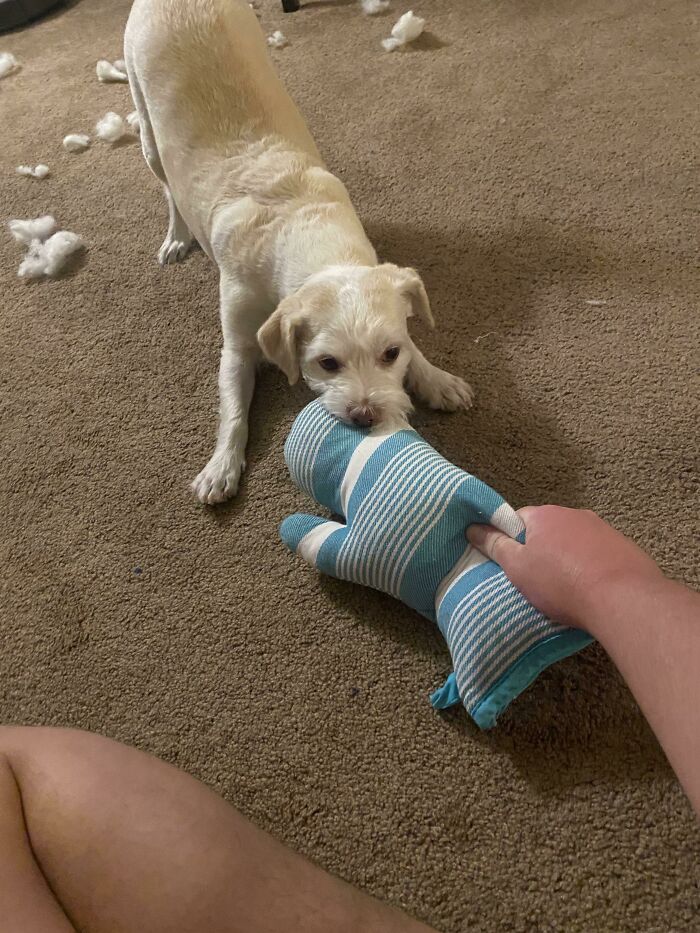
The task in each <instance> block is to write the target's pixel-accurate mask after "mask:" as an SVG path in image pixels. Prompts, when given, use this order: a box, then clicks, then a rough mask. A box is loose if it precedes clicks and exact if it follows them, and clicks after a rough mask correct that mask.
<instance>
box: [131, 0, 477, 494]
mask: <svg viewBox="0 0 700 933" xmlns="http://www.w3.org/2000/svg"><path fill="white" fill-rule="evenodd" d="M125 58H126V66H127V71H128V74H129V83H130V85H131V92H132V95H133V98H134V103H135V105H136V108H137V110H138V114H139V120H140V126H141V143H142V146H143V152H144V156H145V158H146V162H147V163H148V165H149V166H150V168H151V169H152V171H153V172H154V174H155V175H156V176H157V177H158V178H159V179H160V181H161V182H162V183H163V186H164V191H165V197H166V199H167V202H168V209H169V212H170V220H169V224H168V233H167V236H166V238H165V241H164V243H163V245H162V246H161V248H160V253H159V260H160V262H161V263H170V262H176V261H177V260H179V259H182V258H183V257H184V256H185V254H186V253H187V250H188V249H189V247H190V245H191V243H192V242H193V239H194V238H196V239H197V240H198V241H199V243H200V245H201V246H202V248H203V249H204V251H205V252H206V253H207V254H208V255H209V256H210V257H211V259H213V260H214V262H216V264H217V265H218V267H219V273H220V289H219V294H220V308H221V326H222V329H223V349H222V352H221V366H220V371H219V394H220V406H221V407H220V423H219V434H218V440H217V443H216V448H215V450H214V453H213V455H212V457H211V459H210V461H209V463H208V464H207V465H206V466H205V467H204V469H203V470H202V472H201V473H200V474H199V476H197V478H196V479H195V481H194V483H193V484H192V485H193V489H194V491H195V493H196V495H197V497H198V498H199V499H200V501H202V502H207V503H215V502H221V501H222V500H224V499H226V498H228V497H229V496H232V495H233V494H234V493H235V492H236V489H237V487H238V480H239V477H240V474H241V471H242V469H243V468H244V465H245V460H244V458H245V447H246V442H247V438H248V409H249V406H250V401H251V397H252V395H253V387H254V382H255V370H256V365H257V362H258V360H259V357H260V349H262V351H263V353H264V354H265V356H266V357H267V358H268V359H269V360H271V361H273V362H274V363H276V364H277V365H278V366H279V367H280V368H281V369H282V370H283V371H284V373H285V374H286V375H287V378H288V379H289V381H290V383H293V382H295V381H296V380H297V379H298V377H299V375H300V373H301V375H302V376H303V377H304V379H305V380H306V382H307V383H308V385H309V386H310V387H311V388H312V389H313V390H314V391H315V392H318V393H320V394H321V397H322V399H323V401H324V403H325V404H326V405H327V406H328V408H329V410H330V411H332V412H333V413H334V414H336V415H338V416H339V417H340V418H343V419H346V420H348V421H351V422H354V423H356V424H360V425H365V426H369V425H381V426H386V425H389V424H395V423H397V422H404V421H405V419H406V417H407V415H408V413H409V412H410V411H411V407H412V406H411V401H410V399H409V397H408V395H407V393H406V390H405V388H404V386H406V387H407V388H408V389H410V390H411V391H412V392H414V393H415V394H416V395H417V396H418V397H419V398H421V399H423V400H424V401H425V402H427V403H428V404H429V405H431V406H432V407H434V408H442V409H448V410H453V409H456V408H458V407H460V406H467V405H468V404H469V403H470V402H471V397H472V393H471V389H470V388H469V386H468V385H467V384H466V383H465V382H464V381H463V380H461V379H459V378H457V377H456V376H452V375H450V374H449V373H446V372H444V371H443V370H441V369H437V368H436V367H435V366H433V365H432V364H431V363H429V362H428V361H427V360H426V358H425V357H424V356H423V354H422V353H421V352H420V350H418V348H417V347H416V346H415V344H414V343H413V341H412V340H411V338H410V337H409V335H408V330H407V326H406V322H407V318H408V317H410V316H411V315H412V314H417V315H419V316H420V317H421V318H422V319H423V320H424V321H425V322H426V323H427V324H429V325H430V326H433V318H432V314H431V311H430V305H429V302H428V296H427V295H426V293H425V288H424V286H423V283H422V281H421V279H420V277H419V275H418V273H417V272H415V271H414V270H413V269H401V268H398V267H397V266H394V265H390V264H381V265H380V264H378V261H377V256H376V253H375V251H374V249H373V247H372V245H371V243H370V242H369V240H368V239H367V236H366V234H365V232H364V230H363V229H362V225H361V223H360V221H359V219H358V217H357V215H356V213H355V211H354V209H353V207H352V204H351V202H350V198H349V196H348V193H347V191H346V190H345V187H344V186H343V184H342V183H341V182H340V181H339V180H338V179H337V178H336V177H335V176H334V175H332V174H331V173H330V172H328V171H327V169H326V168H325V166H324V164H323V160H322V159H321V156H320V155H319V153H318V150H317V149H316V145H315V143H314V141H313V139H312V137H311V135H310V134H309V131H308V129H307V127H306V124H305V123H304V120H303V118H302V116H301V114H300V113H299V111H298V110H297V108H296V107H295V105H294V103H293V102H292V100H291V98H290V97H289V95H288V94H287V92H286V91H285V89H284V87H283V86H282V83H281V82H280V80H279V78H278V77H277V75H276V74H275V71H274V69H273V67H272V63H271V61H270V58H269V56H268V51H267V46H266V43H265V37H264V35H263V33H262V30H261V29H260V26H259V24H258V21H257V18H256V16H255V14H254V13H253V11H252V10H251V9H250V7H249V6H248V3H247V2H246V0H135V2H134V5H133V7H132V9H131V14H130V16H129V21H128V23H127V27H126V35H125Z"/></svg>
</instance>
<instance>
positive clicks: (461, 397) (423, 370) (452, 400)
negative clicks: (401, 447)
mask: <svg viewBox="0 0 700 933" xmlns="http://www.w3.org/2000/svg"><path fill="white" fill-rule="evenodd" d="M407 384H408V388H409V390H410V391H411V392H413V393H414V395H416V396H417V398H419V399H420V400H421V401H422V402H425V403H426V404H427V405H430V407H431V408H439V409H442V410H443V411H456V409H458V408H469V407H470V406H471V404H472V402H473V401H474V391H473V390H472V387H471V386H470V385H468V384H467V383H466V382H465V381H464V379H460V377H459V376H453V375H452V373H448V372H445V370H444V369H438V367H437V366H433V364H432V363H429V362H428V360H426V358H425V357H424V356H423V354H422V353H421V352H420V350H419V349H418V347H417V346H416V345H415V343H413V342H411V362H410V363H409V364H408V374H407Z"/></svg>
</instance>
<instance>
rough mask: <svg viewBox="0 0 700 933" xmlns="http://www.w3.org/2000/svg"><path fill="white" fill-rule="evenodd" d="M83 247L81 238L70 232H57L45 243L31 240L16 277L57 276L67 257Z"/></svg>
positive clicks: (38, 277) (37, 277)
mask: <svg viewBox="0 0 700 933" xmlns="http://www.w3.org/2000/svg"><path fill="white" fill-rule="evenodd" d="M82 245H83V241H82V239H81V237H79V236H78V234H77V233H71V231H70V230H59V231H58V233H54V234H53V236H50V237H49V238H48V240H46V242H45V243H42V242H41V240H32V242H31V243H30V244H29V251H28V253H27V255H26V256H25V257H24V259H23V260H22V262H21V263H20V266H19V269H18V270H17V275H18V276H19V277H20V278H21V279H40V278H41V277H42V275H49V276H54V275H58V273H59V272H61V270H62V269H63V267H64V266H65V264H66V261H67V259H68V257H69V256H72V255H73V253H74V252H76V250H79V249H80V247H81V246H82Z"/></svg>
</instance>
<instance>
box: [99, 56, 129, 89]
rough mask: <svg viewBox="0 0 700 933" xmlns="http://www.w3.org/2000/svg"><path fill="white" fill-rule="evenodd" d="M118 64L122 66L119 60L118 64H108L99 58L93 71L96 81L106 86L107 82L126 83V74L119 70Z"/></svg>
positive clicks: (105, 60)
mask: <svg viewBox="0 0 700 933" xmlns="http://www.w3.org/2000/svg"><path fill="white" fill-rule="evenodd" d="M119 64H121V65H123V64H124V62H123V61H122V60H121V59H120V60H119V62H114V64H112V62H108V61H107V59H105V58H101V59H100V60H99V62H98V63H97V64H96V65H95V71H96V73H97V77H98V80H100V81H101V82H102V83H103V84H106V83H107V82H108V81H128V80H129V79H128V77H127V76H126V72H125V71H124V70H123V69H122V68H119Z"/></svg>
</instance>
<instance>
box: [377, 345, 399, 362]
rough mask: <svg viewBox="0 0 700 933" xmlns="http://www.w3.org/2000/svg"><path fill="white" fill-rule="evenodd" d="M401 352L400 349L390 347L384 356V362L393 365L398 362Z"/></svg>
mask: <svg viewBox="0 0 700 933" xmlns="http://www.w3.org/2000/svg"><path fill="white" fill-rule="evenodd" d="M400 352H401V348H400V347H388V348H387V349H386V350H385V351H384V353H383V354H382V362H383V363H393V362H394V361H395V360H398V358H399V353H400Z"/></svg>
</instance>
